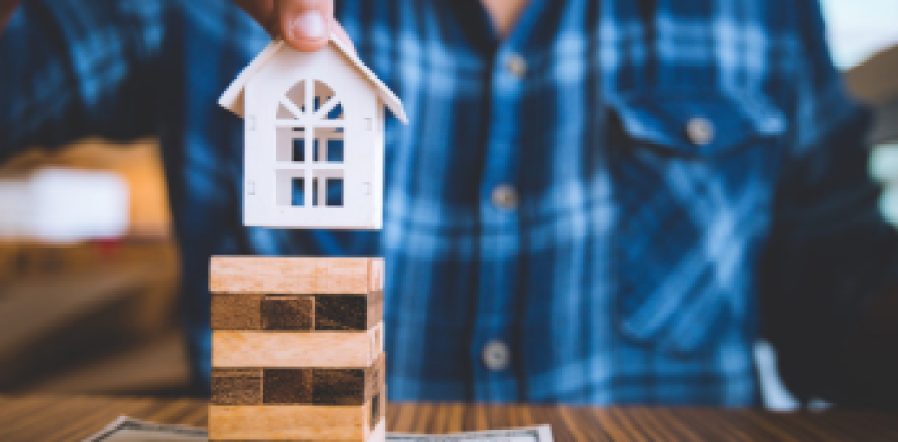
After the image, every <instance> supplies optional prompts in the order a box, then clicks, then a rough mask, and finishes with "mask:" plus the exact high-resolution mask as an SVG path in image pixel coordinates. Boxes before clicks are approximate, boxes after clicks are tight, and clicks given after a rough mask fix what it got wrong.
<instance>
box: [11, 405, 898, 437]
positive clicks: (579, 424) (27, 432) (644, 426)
mask: <svg viewBox="0 0 898 442" xmlns="http://www.w3.org/2000/svg"><path fill="white" fill-rule="evenodd" d="M123 414H124V415H128V416H132V417H136V418H139V419H145V420H150V421H154V422H164V423H179V424H188V425H205V424H206V402H205V401H202V400H197V399H150V398H110V397H83V396H0V440H3V441H8V442H14V441H57V440H59V441H73V440H80V439H81V438H83V437H85V436H88V435H90V434H93V433H94V432H96V431H98V430H99V429H101V428H102V427H103V426H104V425H106V424H107V423H109V422H111V421H112V420H113V419H115V417H116V416H119V415H123ZM543 423H547V424H551V425H552V431H553V433H554V436H555V440H558V441H568V440H578V441H601V440H715V441H722V440H746V441H748V440H814V441H824V440H864V441H874V440H898V413H885V412H849V411H833V412H821V413H795V414H777V413H768V412H764V411H759V410H724V409H714V408H677V407H672V408H660V407H606V408H590V407H555V406H527V405H510V406H509V405H504V406H503V405H462V404H390V405H389V408H388V410H387V428H388V430H389V431H403V432H425V433H426V432H436V433H439V432H453V431H462V430H486V429H495V428H503V427H512V426H521V425H532V424H543Z"/></svg>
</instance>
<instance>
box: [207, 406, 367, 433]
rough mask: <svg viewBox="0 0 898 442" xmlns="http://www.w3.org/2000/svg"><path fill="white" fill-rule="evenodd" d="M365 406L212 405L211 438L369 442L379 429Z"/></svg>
mask: <svg viewBox="0 0 898 442" xmlns="http://www.w3.org/2000/svg"><path fill="white" fill-rule="evenodd" d="M370 416H371V407H370V404H367V403H366V404H363V405H210V406H209V439H214V440H234V439H244V440H251V439H267V440H283V439H300V440H322V441H325V440H355V441H364V440H367V439H368V437H369V436H370V435H372V433H373V432H374V431H373V430H375V429H376V425H375V426H374V428H372V424H371V422H370V421H369V419H370Z"/></svg>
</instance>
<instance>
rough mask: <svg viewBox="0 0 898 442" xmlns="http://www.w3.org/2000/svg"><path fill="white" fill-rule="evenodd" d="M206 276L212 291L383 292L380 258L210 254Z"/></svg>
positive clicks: (290, 293)
mask: <svg viewBox="0 0 898 442" xmlns="http://www.w3.org/2000/svg"><path fill="white" fill-rule="evenodd" d="M209 275H210V281H209V287H210V290H211V291H212V292H213V293H267V294H285V295H318V294H331V293H340V294H355V295H364V294H367V293H370V292H374V291H383V260H382V259H380V258H310V257H303V258H298V257H297V258H280V257H267V256H213V257H212V259H211V262H210V273H209Z"/></svg>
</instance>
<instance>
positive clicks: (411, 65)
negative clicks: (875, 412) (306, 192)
mask: <svg viewBox="0 0 898 442" xmlns="http://www.w3.org/2000/svg"><path fill="white" fill-rule="evenodd" d="M238 3H240V4H241V5H242V6H243V9H241V8H239V7H238V5H235V4H233V3H231V2H228V1H224V0H171V1H140V2H126V1H115V0H93V1H89V2H87V1H83V0H30V1H27V2H22V3H21V4H19V5H18V7H15V6H14V4H15V2H10V0H4V1H3V5H4V6H3V8H2V9H0V11H3V14H4V15H5V17H6V18H8V19H9V20H8V23H7V24H6V26H5V30H4V31H3V34H2V36H0V60H2V63H0V97H2V99H0V155H2V157H4V158H5V157H8V156H9V155H11V154H13V153H14V152H16V151H17V150H18V149H20V148H22V147H24V146H28V145H35V144H40V145H46V146H58V145H62V144H64V143H66V142H68V141H71V140H73V139H75V138H77V137H80V136H84V135H102V136H105V137H109V138H112V139H132V138H135V137H138V136H146V135H155V136H158V138H159V140H160V142H161V145H162V149H163V158H164V163H165V168H166V174H167V179H168V188H169V192H170V201H171V207H172V210H173V214H174V227H175V232H176V235H177V238H178V240H179V241H180V244H181V251H182V254H183V257H182V266H183V270H182V272H183V287H182V289H183V293H184V296H183V299H184V304H183V311H184V315H185V318H186V320H187V321H186V323H187V327H188V331H189V336H190V342H191V349H192V356H193V361H194V366H195V373H196V378H197V384H198V385H201V386H205V385H208V384H207V382H208V376H209V370H210V368H209V359H210V358H209V312H208V308H209V295H208V290H207V280H208V273H207V272H208V271H207V268H208V259H209V256H210V255H212V254H281V255H313V254H325V255H372V254H382V255H383V256H384V257H385V260H386V263H387V275H386V285H387V286H386V313H385V325H386V348H387V355H388V359H387V366H388V367H389V369H388V372H389V375H388V378H387V383H388V385H389V394H390V398H391V399H394V400H468V401H497V402H503V401H531V402H564V403H581V404H612V403H614V404H622V403H651V404H709V405H723V406H748V405H754V404H757V403H758V401H759V386H758V379H757V377H756V372H755V366H754V364H753V344H754V343H755V341H756V340H757V339H758V337H759V336H760V335H761V334H762V333H763V334H764V335H765V336H768V337H769V338H770V339H771V340H772V341H773V342H774V343H775V344H776V345H777V346H778V348H779V350H780V358H781V365H782V369H783V373H784V374H786V375H789V376H787V377H790V378H791V381H790V382H791V385H792V387H793V388H794V389H795V390H796V392H797V393H799V394H800V395H801V397H803V398H804V397H810V396H812V395H818V396H822V397H824V398H828V399H831V400H836V401H841V402H843V403H849V404H872V403H882V402H883V401H887V400H889V399H894V397H895V395H894V392H895V391H898V390H896V389H894V388H893V387H892V386H893V385H894V380H893V378H894V367H896V366H898V365H896V364H895V363H894V356H893V355H894V353H895V352H894V343H895V341H894V339H892V338H891V337H892V336H894V334H890V333H892V332H893V331H894V323H895V321H894V317H893V316H889V315H885V314H884V312H885V311H886V310H884V308H883V307H882V306H887V305H889V303H890V302H893V300H894V294H895V291H894V290H892V288H893V287H894V285H895V282H896V271H898V265H896V264H898V263H896V258H898V257H896V252H898V237H896V232H895V231H894V229H892V228H891V227H889V226H887V225H886V224H885V223H883V222H882V219H881V217H880V216H879V214H878V212H877V210H876V198H877V195H878V189H877V187H876V186H874V185H873V183H871V182H870V180H869V179H868V177H867V174H866V172H865V164H866V158H867V154H868V149H867V148H866V147H865V146H864V145H863V136H864V131H865V129H866V127H867V121H868V116H867V113H866V112H865V111H864V110H863V109H861V108H860V107H858V106H857V105H856V104H854V103H853V102H852V101H851V100H850V99H849V98H848V97H847V95H846V93H845V91H844V90H843V87H842V85H841V82H840V79H839V75H838V73H837V71H836V70H835V69H834V68H833V66H832V63H831V61H830V58H829V55H828V52H827V48H826V45H825V43H824V27H823V21H822V18H821V13H820V10H819V7H818V6H816V5H812V4H811V3H807V2H797V1H790V2H781V1H773V0H765V1H723V0H721V1H711V0H709V1H685V2H672V1H658V0H607V1H602V2H598V1H590V0H570V1H565V2H556V1H548V0H530V1H523V0H515V1H499V0H493V1H488V0H483V1H474V0H464V1H460V0H431V1H414V0H404V1H387V0H382V1H374V0H341V1H339V2H336V5H335V4H334V2H333V1H329V0H279V1H271V0H269V1H258V2H252V1H242V2H238ZM13 11H14V12H13ZM246 11H248V12H249V14H247V13H246ZM251 16H252V17H254V18H255V20H254V19H253V18H251ZM334 17H336V19H335V18H334ZM260 24H261V25H260ZM330 33H335V34H337V35H338V37H339V38H344V39H351V41H353V42H354V43H355V45H356V48H357V51H358V53H359V55H360V57H361V59H362V60H364V61H365V62H366V63H368V64H369V65H370V66H371V67H372V69H373V70H374V71H375V72H376V73H377V74H378V76H380V78H382V79H383V80H384V81H385V82H386V83H387V84H388V85H389V86H390V87H391V88H392V89H393V90H395V91H397V93H398V95H399V96H400V97H401V98H402V99H403V101H404V103H405V106H406V108H407V110H408V113H409V115H410V119H411V124H410V125H408V126H407V127H403V126H401V125H399V124H397V122H396V121H395V120H390V121H389V122H388V123H387V127H386V140H387V146H386V192H385V201H384V207H385V225H384V229H383V231H382V232H380V233H379V234H378V233H375V232H366V233H361V232H332V231H291V230H276V229H261V228H244V227H242V226H241V222H240V210H239V207H240V198H239V196H240V195H241V194H242V193H241V174H242V162H241V159H242V149H243V146H242V143H241V139H242V138H241V131H242V125H241V122H240V120H238V119H237V118H235V117H234V116H233V115H231V114H229V113H227V112H226V111H224V110H222V109H219V108H218V107H217V105H216V98H217V96H218V95H219V94H220V93H221V91H223V90H224V88H225V87H226V86H227V84H229V82H230V81H231V80H232V79H233V78H234V77H235V75H236V74H237V73H238V72H239V70H240V69H241V68H242V67H244V66H245V65H246V64H247V63H248V61H249V60H250V59H251V58H252V57H253V56H254V55H255V54H256V53H257V52H258V51H259V50H260V49H261V48H262V47H263V46H264V45H265V44H266V43H267V42H268V41H269V39H270V37H271V36H272V35H274V36H275V37H278V38H284V39H285V40H286V41H287V42H288V43H289V44H291V45H293V46H294V47H295V48H297V49H298V50H305V51H314V50H318V49H320V48H321V47H322V45H323V44H325V43H324V42H325V40H326V39H327V38H328V35H329V34H330ZM871 313H877V314H878V315H879V317H878V319H880V320H879V321H874V319H876V316H875V315H873V316H871ZM871 318H872V319H871ZM873 324H880V325H877V326H876V327H874V326H873ZM882 324H885V325H884V326H883V325H882ZM883 327H885V328H883ZM886 337H889V339H886ZM890 358H891V359H890ZM890 364H891V365H890ZM889 370H891V371H889ZM889 373H891V374H889ZM890 381H891V382H892V383H891V384H889V383H888V382H890Z"/></svg>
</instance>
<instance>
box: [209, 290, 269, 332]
mask: <svg viewBox="0 0 898 442" xmlns="http://www.w3.org/2000/svg"><path fill="white" fill-rule="evenodd" d="M262 298H263V295H261V294H258V293H246V294H230V295H214V296H212V330H259V329H260V328H261V326H262V322H261V316H260V311H261V310H260V305H261V302H262Z"/></svg>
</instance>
